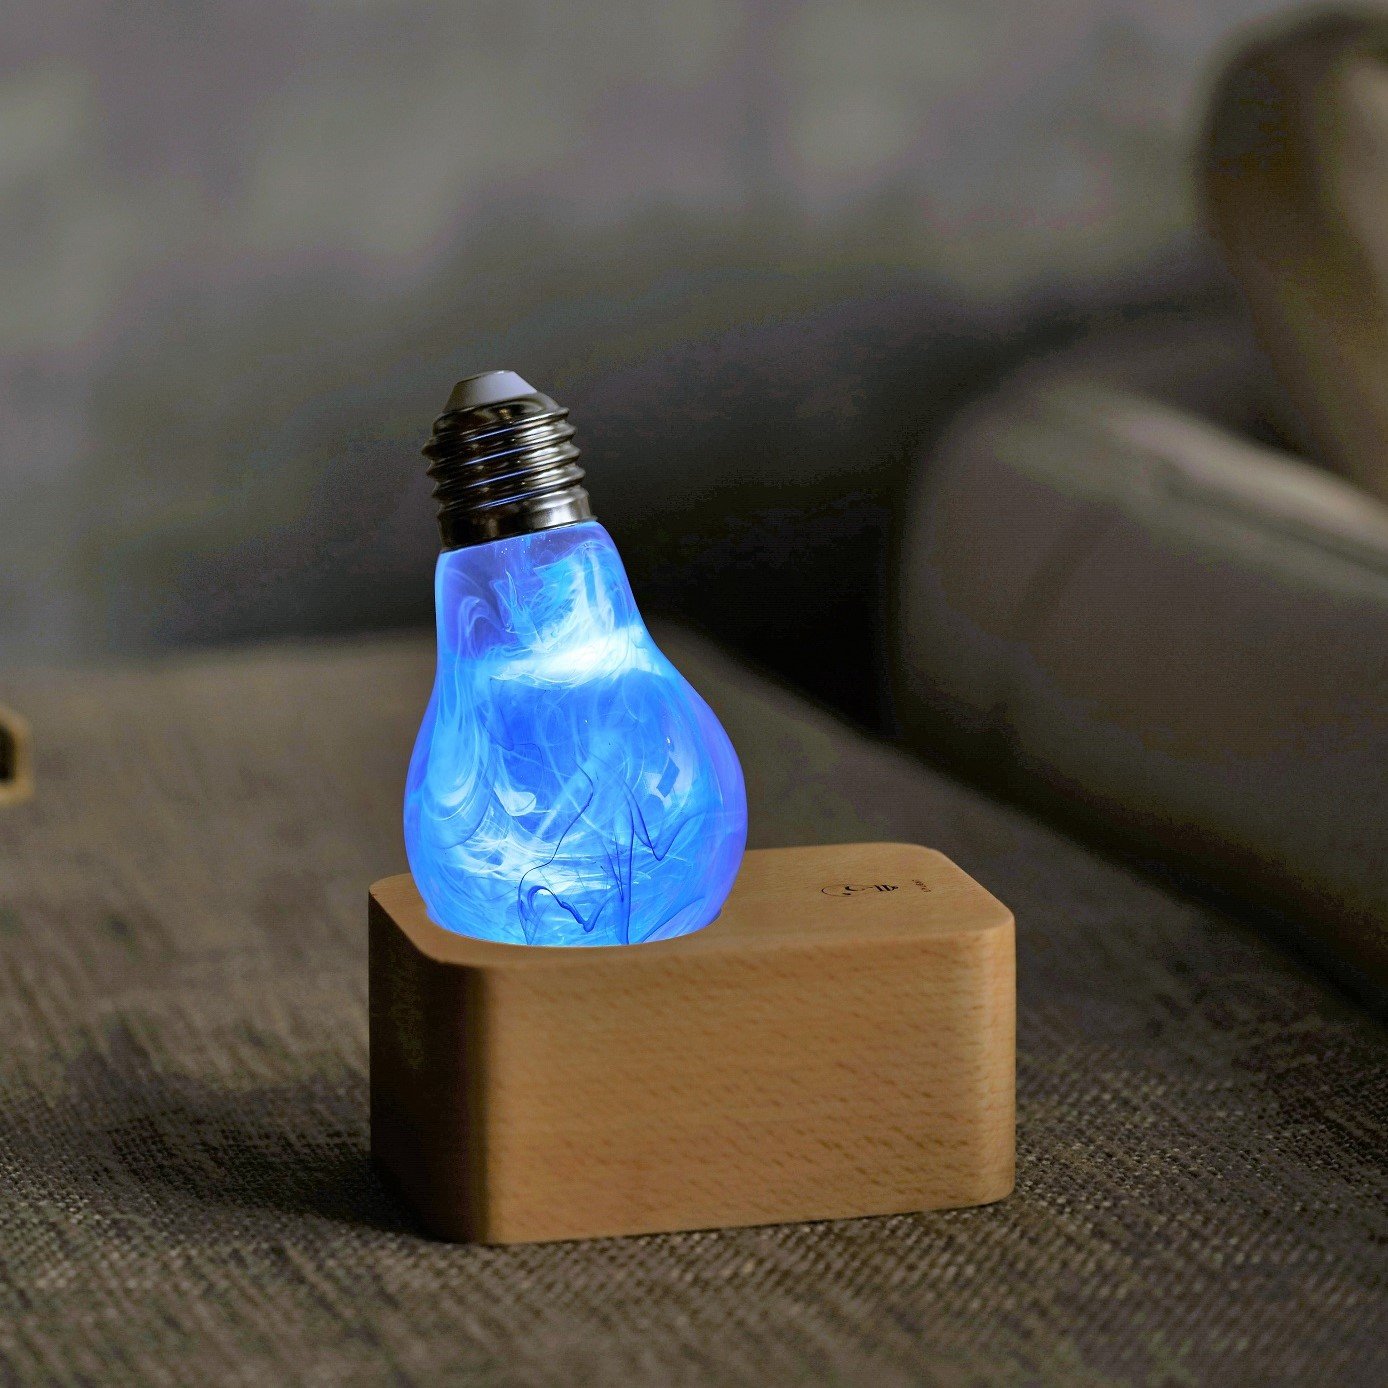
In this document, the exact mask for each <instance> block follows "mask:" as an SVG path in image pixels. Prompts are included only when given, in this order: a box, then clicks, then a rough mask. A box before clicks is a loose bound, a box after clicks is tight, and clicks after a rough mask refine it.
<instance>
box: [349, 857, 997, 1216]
mask: <svg viewBox="0 0 1388 1388" xmlns="http://www.w3.org/2000/svg"><path fill="white" fill-rule="evenodd" d="M370 917H371V1150H372V1154H373V1156H374V1158H375V1160H376V1162H377V1163H378V1164H379V1166H380V1167H381V1169H382V1170H383V1171H384V1172H385V1173H386V1174H387V1176H388V1177H389V1178H390V1179H391V1180H392V1181H393V1182H394V1183H395V1184H396V1185H398V1187H399V1188H400V1189H401V1190H402V1191H403V1193H404V1194H405V1196H406V1198H407V1199H408V1200H409V1201H410V1202H411V1203H412V1204H413V1205H414V1206H415V1208H416V1209H417V1210H418V1212H419V1213H420V1215H421V1216H422V1217H423V1220H424V1223H425V1225H426V1226H427V1227H428V1228H429V1230H430V1231H432V1232H433V1233H435V1234H437V1235H439V1236H441V1237H443V1238H447V1239H463V1240H468V1241H471V1242H480V1243H516V1242H527V1241H531V1240H545V1239H572V1238H585V1237H590V1236H594V1235H606V1234H635V1233H650V1232H655V1231H658V1230H673V1229H700V1228H709V1227H715V1226H723V1225H737V1224H764V1223H778V1222H782V1221H787V1220H804V1219H833V1218H841V1217H847V1216H854V1215H868V1214H889V1213H896V1212H901V1211H907V1210H926V1209H943V1208H947V1207H951V1206H959V1205H975V1204H983V1203H986V1202H988V1201H992V1200H1000V1199H1002V1197H1003V1196H1005V1195H1007V1194H1008V1192H1009V1191H1010V1190H1011V1189H1012V1179H1013V1142H1014V1094H1015V1079H1014V1073H1015V1072H1014V1035H1015V1032H1014V1025H1015V985H1014V945H1013V924H1012V915H1011V912H1009V911H1008V910H1007V908H1006V907H1005V906H1003V905H1002V903H1001V902H999V901H997V900H996V899H995V898H993V897H992V896H990V895H989V894H988V893H987V892H986V891H984V890H983V888H982V887H980V886H979V885H978V884H977V883H976V882H974V881H973V880H972V879H971V878H969V877H968V876H966V875H965V874H964V873H963V872H962V871H961V870H960V869H959V868H957V867H955V865H954V864H953V863H951V862H950V861H949V859H947V858H945V857H944V856H942V855H941V854H939V853H935V852H932V851H931V850H929V849H926V848H919V847H915V846H911V845H906V844H850V845H839V846H834V847H823V848H780V849H766V850H761V851H754V852H750V853H748V854H747V856H746V858H745V859H744V861H743V865H742V871H741V873H740V875H739V877H738V880H737V884H736V886H735V887H734V889H733V893H732V896H731V897H730V898H729V899H728V902H727V904H726V905H725V907H724V909H723V913H722V915H721V916H720V917H719V918H718V919H717V920H716V921H715V922H714V923H713V924H712V925H710V926H708V927H706V928H705V929H704V930H701V931H698V932H696V933H695V934H693V935H686V936H683V937H681V938H680V939H677V940H667V941H662V942H660V943H658V944H648V945H632V946H626V947H609V948H594V949H546V948H525V947H522V946H516V945H500V944H492V943H490V942H488V941H483V940H474V939H470V938H469V937H467V936H464V935H458V934H454V933H453V932H451V931H448V930H445V929H443V928H442V927H440V926H438V925H435V924H434V923H433V922H432V921H431V920H430V919H429V917H428V916H427V914H426V913H425V910H424V905H423V903H422V902H421V900H420V898H419V894H418V892H417V891H416V890H415V886H414V881H413V879H412V878H411V877H409V876H408V875H406V876H401V877H391V878H387V879H386V880H385V881H382V882H378V883H377V884H376V885H375V886H374V887H373V888H372V889H371V913H370Z"/></svg>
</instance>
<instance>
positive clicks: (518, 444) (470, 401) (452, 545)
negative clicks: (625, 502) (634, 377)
mask: <svg viewBox="0 0 1388 1388" xmlns="http://www.w3.org/2000/svg"><path fill="white" fill-rule="evenodd" d="M568 417H569V412H568V410H566V409H565V408H564V407H563V406H561V405H558V404H556V403H555V402H554V401H553V400H551V399H550V397H549V396H548V395H542V394H540V392H539V391H537V390H535V389H534V388H533V387H532V386H530V385H528V384H527V383H526V382H525V381H523V380H522V379H521V378H520V377H519V376H517V375H516V374H515V373H514V372H511V371H486V372H483V373H482V374H481V375H479V376H469V377H467V379H466V380H462V381H459V382H458V384H457V385H456V386H454V387H453V393H452V395H450V396H449V399H448V406H447V408H446V409H445V411H444V413H443V414H441V415H440V416H439V417H438V419H436V420H435V421H434V432H433V437H432V438H430V440H429V442H428V444H426V445H425V447H424V450H423V451H424V456H425V457H426V458H428V459H429V475H430V476H431V477H432V478H433V479H434V499H435V500H436V501H437V502H438V507H439V534H440V536H441V538H442V541H443V547H444V549H461V548H462V547H463V546H465V545H479V544H485V543H486V542H487V541H489V540H501V539H505V538H506V537H507V536H509V535H525V534H529V533H530V532H531V531H535V530H549V529H552V528H553V527H555V526H558V525H571V524H573V523H574V522H575V521H581V520H590V519H591V518H592V515H593V512H592V509H591V507H590V506H589V504H588V493H587V492H586V491H585V490H584V489H583V487H582V485H581V484H582V481H583V469H582V468H581V467H579V465H578V462H577V458H578V448H577V446H576V445H575V444H574V442H573V436H574V427H573V425H572V424H570V423H569V422H568Z"/></svg>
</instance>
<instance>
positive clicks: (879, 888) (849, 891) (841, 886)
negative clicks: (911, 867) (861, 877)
mask: <svg viewBox="0 0 1388 1388" xmlns="http://www.w3.org/2000/svg"><path fill="white" fill-rule="evenodd" d="M911 885H912V886H913V887H917V888H919V889H920V890H921V891H923V892H928V891H929V890H930V888H929V886H928V885H927V884H926V883H924V882H922V881H921V880H920V878H919V877H913V878H912V879H911ZM900 890H901V885H900V883H897V882H830V883H829V885H828V886H827V887H821V888H820V889H819V891H820V895H821V896H857V895H858V893H859V892H899V891H900Z"/></svg>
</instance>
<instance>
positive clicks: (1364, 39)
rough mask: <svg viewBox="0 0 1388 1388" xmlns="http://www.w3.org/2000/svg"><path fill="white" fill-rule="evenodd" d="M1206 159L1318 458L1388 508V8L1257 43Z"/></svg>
mask: <svg viewBox="0 0 1388 1388" xmlns="http://www.w3.org/2000/svg"><path fill="white" fill-rule="evenodd" d="M1201 165H1202V167H1201V178H1202V183H1203V189H1204V196H1205V202H1206V206H1207V211H1208V216H1209V221H1210V225H1211V228H1212V230H1213V231H1214V233H1215V236H1216V237H1217V239H1218V240H1219V242H1220V243H1221V245H1222V247H1223V250H1224V253H1225V257H1226V259H1227V261H1228V263H1229V266H1230V269H1231V270H1232V271H1233V273H1234V275H1235V277H1236V279H1237V280H1238V281H1239V283H1240V285H1241V287H1242V289H1243V291H1244V293H1245V295H1246V297H1247V300H1248V304H1249V307H1250V309H1251V311H1252V314H1253V318H1254V320H1255V322H1256V323H1257V325H1258V329H1259V331H1260V333H1261V335H1262V337H1263V339H1264V341H1265V343H1266V345H1267V348H1268V351H1269V353H1270V355H1271V356H1272V358H1273V361H1274V363H1275V365H1276V367H1277V371H1278V375H1279V377H1280V378H1281V380H1282V382H1283V384H1284V385H1285V387H1286V389H1287V391H1288V392H1289V393H1290V395H1291V398H1292V400H1293V401H1294V403H1295V405H1296V407H1297V409H1298V411H1299V413H1300V415H1301V419H1302V425H1303V428H1304V431H1305V437H1306V440H1307V444H1308V448H1309V451H1310V452H1311V453H1312V454H1313V455H1314V456H1315V458H1316V459H1317V460H1318V461H1320V462H1323V463H1324V464H1325V465H1326V466H1328V467H1332V468H1334V469H1335V470H1336V471H1338V472H1340V473H1342V474H1343V475H1344V476H1346V477H1348V478H1351V479H1352V480H1354V481H1355V482H1357V483H1358V484H1359V485H1360V486H1361V487H1363V488H1365V489H1366V490H1367V491H1370V492H1372V493H1373V494H1375V495H1377V496H1378V497H1380V498H1381V499H1383V500H1385V501H1388V13H1385V12H1384V11H1382V10H1378V11H1368V10H1358V11H1346V12H1339V13H1337V12H1328V13H1327V12H1324V11H1322V12H1319V13H1315V14H1313V15H1312V16H1311V17H1310V18H1309V19H1308V18H1306V17H1305V16H1304V15H1303V16H1302V17H1300V18H1298V19H1296V20H1294V21H1292V22H1291V24H1289V25H1285V26H1283V27H1279V28H1276V29H1274V30H1269V31H1267V32H1266V33H1265V35H1264V36H1263V37H1261V38H1259V39H1257V40H1255V41H1254V42H1253V43H1251V44H1250V45H1249V46H1247V47H1246V48H1244V49H1243V50H1242V51H1241V52H1240V53H1239V54H1238V55H1237V56H1236V57H1235V58H1234V59H1233V60H1232V62H1231V63H1230V64H1229V66H1228V68H1227V69H1226V70H1225V72H1224V74H1223V76H1222V78H1221V79H1220V81H1219V83H1218V86H1217V89H1216V91H1215V94H1214V97H1213V100H1212V102H1211V106H1210V114H1209V118H1208V123H1207V127H1206V132H1205V138H1204V142H1203V149H1202V157H1201Z"/></svg>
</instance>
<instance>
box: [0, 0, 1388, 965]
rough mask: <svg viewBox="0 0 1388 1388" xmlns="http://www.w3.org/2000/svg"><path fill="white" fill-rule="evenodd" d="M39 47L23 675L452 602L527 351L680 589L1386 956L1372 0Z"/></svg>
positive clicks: (15, 275)
mask: <svg viewBox="0 0 1388 1388" xmlns="http://www.w3.org/2000/svg"><path fill="white" fill-rule="evenodd" d="M6 27H7V42H6V45H5V53H4V56H3V59H0V63H3V66H2V67H0V132H3V133H2V135H0V215H3V217H4V225H5V231H4V235H3V236H2V237H0V261H3V269H4V283H5V288H6V292H5V293H4V294H3V296H0V674H2V673H3V672H4V670H6V669H9V668H17V667H20V666H26V665H34V664H53V663H56V664H60V665H66V664H70V663H79V664H82V663H89V662H93V661H104V660H107V659H110V658H121V659H125V658H130V657H137V656H142V655H145V654H149V653H157V652H160V651H167V650H170V649H173V648H188V647H203V646H209V645H213V644H220V643H229V642H230V643H245V642H252V641H259V640H264V639H267V638H268V639H280V640H298V639H301V638H306V637H316V636H320V635H340V634H344V633H353V632H363V631H375V630H381V629H387V628H398V627H407V626H415V627H419V628H425V629H427V626H428V624H429V621H430V614H431V608H432V569H433V560H434V555H435V553H436V550H437V534H436V529H435V524H434V519H433V506H432V503H431V501H430V497H429V483H428V479H427V477H426V475H425V465H424V460H423V459H422V458H421V457H420V456H419V449H420V447H421V445H422V444H423V443H424V441H425V440H426V439H427V437H428V435H429V431H430V426H431V423H432V420H433V419H434V417H435V415H436V414H438V413H439V412H440V411H441V409H442V407H443V404H444V401H445V400H446V398H447V396H448V393H449V389H450V386H451V385H452V383H453V382H454V381H455V380H456V379H458V378H459V377H462V376H465V375H470V374H472V373H475V372H478V371H482V370H487V369H495V368H509V369H512V370H516V371H519V372H521V373H522V374H524V375H525V376H526V377H527V378H529V379H530V380H531V381H532V382H534V383H535V384H536V385H537V386H538V387H539V388H541V389H543V390H545V391H547V392H549V393H550V394H552V395H554V396H555V397H556V398H558V399H559V400H560V401H561V402H562V403H564V404H567V405H568V406H570V407H571V409H572V412H573V418H574V420H575V422H576V424H577V426H578V430H579V435H578V441H579V443H580V445H581V446H582V448H583V452H584V459H583V460H584V463H585V465H586V466H587V468H588V486H589V490H590V492H591V495H592V498H593V504H594V507H595V510H596V513H597V515H598V517H599V518H600V519H601V520H602V521H604V522H605V523H606V525H607V526H608V527H609V529H610V530H611V531H612V532H613V534H614V536H615V538H616V540H617V543H618V545H619V548H620V549H621V551H622V553H623V555H624V557H625V558H626V561H627V563H628V567H629V569H630V571H631V575H632V579H633V584H634V587H635V591H636V593H637V596H638V600H639V601H640V602H641V604H642V607H643V609H644V610H645V611H646V612H647V614H648V615H649V616H659V615H662V614H664V615H666V616H672V617H674V618H676V619H678V620H680V621H682V622H683V623H685V624H687V625H692V626H693V627H695V628H697V629H699V630H701V631H702V632H703V633H704V634H705V635H707V636H709V637H712V638H713V639H714V640H715V641H717V642H718V643H719V644H720V645H721V646H722V647H724V648H725V649H729V650H731V651H732V652H733V653H735V654H736V655H737V656H739V657H740V658H741V659H742V660H743V661H744V662H746V663H750V664H751V665H753V666H754V667H757V668H759V669H761V670H762V671H764V672H768V673H770V674H772V675H773V676H775V677H776V678H777V679H779V680H780V681H781V682H782V683H783V684H788V685H791V686H793V687H796V688H798V689H799V690H801V691H802V692H804V693H807V694H809V695H810V696H811V697H813V698H814V699H816V700H818V701H819V702H820V703H821V704H824V705H827V706H829V707H830V708H832V709H834V710H835V711H836V712H838V713H839V714H841V715H843V716H845V717H847V718H848V719H850V720H852V721H855V722H856V723H858V724H859V725H860V726H863V727H866V728H868V729H871V730H873V731H876V732H879V733H886V734H889V735H892V736H894V737H896V738H897V739H898V740H899V741H900V742H901V743H902V744H903V745H905V746H907V747H909V748H910V749H911V750H912V751H913V752H915V753H917V754H919V755H920V756H922V757H925V758H926V759H929V760H933V761H936V762H942V763H947V764H949V765H950V766H951V767H954V768H956V769H958V770H960V771H962V772H963V773H964V774H966V775H968V776H970V777H972V778H973V779H975V780H978V781H981V782H985V783H988V784H990V785H991V786H992V787H994V788H995V789H997V790H1000V791H1001V792H1003V793H1005V794H1007V795H1009V796H1012V797H1015V798H1018V799H1023V800H1026V801H1028V802H1029V803H1031V804H1033V805H1035V806H1036V807H1038V808H1039V809H1040V810H1041V811H1042V812H1043V813H1046V814H1047V815H1054V816H1056V817H1057V818H1060V819H1063V820H1064V821H1065V822H1066V823H1067V824H1069V825H1071V826H1075V827H1079V828H1081V829H1083V830H1084V831H1085V832H1088V833H1092V834H1095V835H1098V836H1100V837H1103V838H1108V839H1113V840H1115V841H1117V842H1119V843H1121V844H1122V845H1123V846H1124V847H1125V848H1126V849H1127V850H1128V851H1130V852H1135V853H1137V854H1139V855H1141V856H1142V858H1143V860H1144V861H1148V862H1149V863H1150V864H1152V865H1154V866H1155V870H1157V871H1160V872H1168V871H1171V870H1172V869H1173V868H1175V869H1177V870H1179V871H1186V870H1190V871H1191V872H1192V874H1193V875H1194V876H1195V877H1196V878H1198V879H1199V880H1200V881H1202V882H1207V883H1208V882H1213V883H1215V884H1216V885H1218V886H1220V887H1221V888H1227V889H1230V890H1232V891H1234V892H1235V893H1237V895H1238V896H1239V899H1240V900H1243V901H1251V902H1254V903H1257V904H1258V906H1259V908H1260V909H1267V910H1270V911H1272V912H1274V913H1276V914H1279V915H1281V916H1285V917H1288V918H1289V919H1294V920H1295V921H1296V922H1297V925H1296V927H1295V931H1294V933H1298V934H1300V933H1302V925H1303V924H1304V923H1305V922H1308V921H1309V922H1311V926H1310V935H1311V937H1312V938H1313V943H1314V942H1315V941H1319V944H1316V945H1315V947H1317V948H1319V947H1321V946H1325V947H1326V948H1327V949H1329V950H1330V951H1331V952H1332V953H1333V954H1334V955H1335V956H1336V957H1337V958H1341V959H1343V958H1349V959H1350V960H1351V963H1350V964H1349V965H1347V966H1344V967H1346V968H1347V969H1348V970H1349V972H1350V974H1352V975H1353V978H1354V979H1355V980H1358V979H1360V978H1362V976H1363V975H1364V972H1365V971H1366V970H1367V971H1368V972H1370V973H1377V974H1378V975H1380V976H1383V977H1388V875H1386V874H1388V869H1386V868H1385V859H1388V847H1385V845H1384V842H1383V834H1384V827H1383V826H1384V825H1385V824H1388V777H1386V776H1385V770H1384V768H1385V767H1388V506H1385V504H1384V503H1385V502H1388V311H1385V304H1388V294H1385V286H1386V285H1388V232H1385V231H1384V228H1385V227H1388V20H1386V19H1385V13H1384V10H1383V8H1382V7H1381V6H1367V7H1357V8H1350V9H1330V10H1327V9H1315V8H1312V9H1306V8H1303V7H1294V6H1289V5H1285V4H1280V3H1272V2H1271V0H1163V2H1162V3H1152V0H1046V3H1033V2H1032V0H973V2H972V3H967V4H965V3H959V0H916V3H910V4H906V3H898V2H897V0H863V2H862V3H855V4H851V5H843V4H827V3H821V2H820V0H775V3H772V0H687V3H683V4H680V5H654V4H634V3H624V2H623V0H605V3H603V4H600V5H585V6H567V7H566V6H556V5H537V4H530V3H525V0H519V2H517V0H511V2H510V3H506V4H489V3H467V4H456V5H448V6H443V5H427V4H422V3H414V0H374V2H373V0H357V2H356V3H345V0H344V2H343V3H337V4H328V3H314V0H240V2H239V3H237V4H234V5H233V4H212V3H185V4H180V5H177V6H173V5H168V4H156V3H149V2H148V0H129V2H128V3H124V4H121V5H119V6H116V5H109V4H98V3H95V0H41V2H40V0H17V3H16V4H14V5H12V6H11V7H10V11H9V15H8V23H7V26H6ZM28 712H29V713H30V715H31V718H33V719H34V720H36V721H39V722H41V720H42V715H43V711H42V710H41V709H39V710H28ZM1346 941H1348V943H1346Z"/></svg>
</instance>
